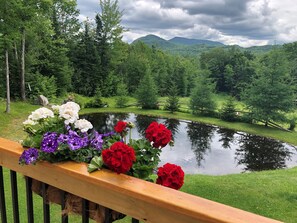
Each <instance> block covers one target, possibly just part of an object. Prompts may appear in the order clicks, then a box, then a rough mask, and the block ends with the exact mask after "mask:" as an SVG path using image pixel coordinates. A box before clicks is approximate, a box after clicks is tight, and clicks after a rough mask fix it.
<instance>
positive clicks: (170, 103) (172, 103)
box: [165, 83, 180, 113]
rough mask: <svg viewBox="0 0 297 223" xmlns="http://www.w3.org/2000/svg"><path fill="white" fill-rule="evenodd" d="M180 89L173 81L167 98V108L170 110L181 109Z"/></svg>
mask: <svg viewBox="0 0 297 223" xmlns="http://www.w3.org/2000/svg"><path fill="white" fill-rule="evenodd" d="M179 106H180V104H179V97H178V89H177V86H176V84H175V83H172V84H171V86H170V88H169V91H168V99H167V100H166V104H165V110H168V111H170V112H172V113H173V112H175V111H178V109H179Z"/></svg>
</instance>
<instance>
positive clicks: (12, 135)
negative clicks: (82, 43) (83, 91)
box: [0, 96, 297, 223]
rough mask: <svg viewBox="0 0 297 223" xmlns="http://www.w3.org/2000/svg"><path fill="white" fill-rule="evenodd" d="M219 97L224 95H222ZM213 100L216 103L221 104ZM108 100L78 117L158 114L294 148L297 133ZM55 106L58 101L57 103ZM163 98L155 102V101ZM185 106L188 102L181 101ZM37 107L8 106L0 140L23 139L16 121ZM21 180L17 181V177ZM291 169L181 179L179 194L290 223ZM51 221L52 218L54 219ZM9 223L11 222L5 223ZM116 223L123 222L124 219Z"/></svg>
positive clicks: (296, 195) (294, 178) (294, 215)
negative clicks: (103, 113)
mask: <svg viewBox="0 0 297 223" xmlns="http://www.w3.org/2000/svg"><path fill="white" fill-rule="evenodd" d="M222 98H224V96H223V97H222ZM222 98H219V99H218V100H221V101H222V100H223V99H222ZM79 100H80V102H81V104H84V103H85V102H86V101H88V100H89V98H85V97H81V98H79ZM103 100H104V101H106V102H108V104H109V107H108V108H101V109H82V113H93V112H133V113H136V114H145V115H152V116H162V117H168V118H177V119H185V120H193V121H198V122H202V123H209V124H214V125H218V126H222V127H226V128H230V129H236V130H239V131H244V132H249V133H252V134H257V135H262V136H268V137H271V138H276V139H280V140H282V141H285V142H289V143H291V144H294V145H297V133H296V132H292V133H289V132H285V131H281V130H278V129H274V128H266V127H264V126H263V125H254V124H253V125H252V124H247V123H239V122H237V123H229V122H224V121H222V120H220V119H216V118H210V117H199V116H193V115H191V114H190V113H182V112H177V113H174V114H172V113H170V112H167V111H163V110H142V109H139V108H137V107H135V106H131V107H127V108H125V109H123V108H121V109H119V108H115V100H114V98H104V99H103ZM60 101H62V100H60ZM57 102H59V100H57ZM135 102H136V101H135V99H133V98H130V101H129V104H131V105H133V104H135ZM163 102H164V99H162V100H161V103H163ZM181 102H182V104H183V105H184V106H185V107H186V104H187V103H188V98H183V99H182V100H181ZM37 107H38V106H33V105H29V104H27V103H22V102H13V103H12V104H11V114H5V113H2V114H1V115H0V136H1V137H5V138H8V139H12V140H20V139H22V138H23V137H24V133H23V131H22V126H21V123H22V122H23V121H24V120H25V119H26V118H27V116H28V115H29V113H30V112H31V111H33V110H34V109H36V108H37ZM4 110H5V104H4V102H3V101H2V102H1V101H0V111H4ZM4 174H5V178H6V179H8V178H9V177H8V174H9V172H8V171H7V170H5V173H4ZM18 179H19V182H22V181H23V179H22V177H19V178H18ZM296 183H297V167H295V168H292V169H288V170H275V171H262V172H257V173H244V174H232V175H224V176H205V175H186V178H185V184H184V186H183V188H182V191H184V192H187V193H190V194H193V195H197V196H201V197H204V198H207V199H210V200H214V201H217V202H220V203H224V204H227V205H230V206H233V207H237V208H240V209H243V210H246V211H250V212H253V213H256V214H260V215H263V216H267V217H270V218H274V219H278V220H282V221H284V222H287V223H293V222H296V219H297V212H296V206H297V187H296ZM9 187H10V185H9V183H6V184H5V191H6V197H7V200H9V199H10V194H9V193H10V192H9V191H10V190H9V189H8V188H9ZM24 194H25V193H24V183H21V184H20V186H19V195H20V205H21V207H20V211H21V222H26V220H25V216H26V213H25V197H24ZM35 200H36V201H34V202H35V203H34V204H35V207H36V208H39V209H38V210H37V211H36V216H35V217H36V222H42V220H41V219H39V218H40V217H38V216H37V215H38V213H41V210H40V208H41V207H42V205H41V199H40V197H38V196H35ZM7 209H8V211H9V216H11V206H8V207H7ZM51 209H53V210H54V211H53V216H52V218H53V222H57V221H59V219H60V214H59V213H60V211H59V207H58V206H57V205H52V206H51ZM72 218H73V220H72V221H73V222H80V218H78V217H72ZM55 219H56V220H55ZM9 222H11V221H9ZM119 222H129V220H127V219H124V220H121V221H119Z"/></svg>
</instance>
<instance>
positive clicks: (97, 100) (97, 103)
mask: <svg viewBox="0 0 297 223" xmlns="http://www.w3.org/2000/svg"><path fill="white" fill-rule="evenodd" d="M101 97H102V96H101V91H100V88H96V91H95V96H94V99H93V100H91V101H90V102H88V103H86V104H85V108H103V107H107V103H104V102H102V99H101Z"/></svg>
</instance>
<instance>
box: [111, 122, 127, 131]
mask: <svg viewBox="0 0 297 223" xmlns="http://www.w3.org/2000/svg"><path fill="white" fill-rule="evenodd" d="M126 127H127V122H123V121H118V123H117V124H116V126H115V127H114V130H115V131H116V132H117V133H122V132H123V131H124V130H125V128H126Z"/></svg>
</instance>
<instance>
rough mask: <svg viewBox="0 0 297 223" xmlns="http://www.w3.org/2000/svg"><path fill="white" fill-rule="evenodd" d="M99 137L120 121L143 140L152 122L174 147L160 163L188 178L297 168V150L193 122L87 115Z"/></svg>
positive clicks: (142, 117) (163, 151)
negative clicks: (180, 170) (163, 129)
mask: <svg viewBox="0 0 297 223" xmlns="http://www.w3.org/2000/svg"><path fill="white" fill-rule="evenodd" d="M83 117H84V118H86V119H87V120H89V121H90V122H92V124H93V125H94V127H95V129H96V130H97V131H98V132H100V133H106V132H110V131H113V127H114V126H115V124H116V123H117V122H118V121H119V120H124V121H130V122H133V123H134V124H135V126H136V127H135V128H133V131H132V138H134V139H137V138H142V137H144V132H145V129H146V128H147V127H148V125H149V124H150V123H151V122H152V121H157V122H159V123H163V124H165V125H166V126H167V128H168V129H170V130H171V131H172V134H173V139H174V146H173V147H170V146H166V147H165V148H163V149H162V153H161V156H160V158H161V163H160V164H159V166H161V165H163V164H165V163H167V162H169V163H174V164H177V165H180V166H181V167H182V168H183V170H184V171H185V173H188V174H207V175H223V174H231V173H241V172H246V171H260V170H272V169H281V168H289V167H293V166H296V165H297V149H296V148H295V147H293V146H290V145H288V144H285V143H282V142H280V141H277V140H274V139H270V138H265V137H261V136H256V135H250V134H247V133H244V132H236V131H233V130H229V129H224V128H219V127H215V126H211V125H205V124H200V123H195V122H190V121H181V120H176V119H164V118H156V117H149V116H144V115H135V114H106V113H96V114H88V115H84V116H83Z"/></svg>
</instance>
